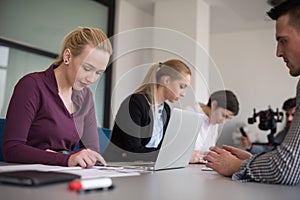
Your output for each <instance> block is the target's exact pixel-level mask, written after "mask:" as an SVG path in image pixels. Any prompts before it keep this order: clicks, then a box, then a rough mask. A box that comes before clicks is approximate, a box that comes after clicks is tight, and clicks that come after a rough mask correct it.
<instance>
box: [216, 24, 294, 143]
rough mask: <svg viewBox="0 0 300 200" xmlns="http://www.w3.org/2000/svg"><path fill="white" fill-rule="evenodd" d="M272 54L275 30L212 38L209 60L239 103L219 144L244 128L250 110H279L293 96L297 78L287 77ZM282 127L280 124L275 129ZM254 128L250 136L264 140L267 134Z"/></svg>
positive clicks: (237, 33)
mask: <svg viewBox="0 0 300 200" xmlns="http://www.w3.org/2000/svg"><path fill="white" fill-rule="evenodd" d="M270 23H273V22H271V21H270ZM275 50H276V41H275V30H274V29H266V30H254V31H247V32H232V33H223V34H215V35H211V56H212V58H213V60H214V61H215V63H216V64H217V66H218V68H219V70H220V73H221V76H222V78H223V80H224V84H225V87H226V88H227V89H231V90H233V91H234V92H235V93H236V94H237V97H238V99H239V101H240V113H239V114H238V116H237V117H236V118H234V120H232V121H230V122H229V123H228V124H227V125H226V126H225V128H224V132H223V134H222V136H221V139H220V140H221V141H220V143H223V142H224V143H230V144H232V140H231V134H232V132H233V131H235V129H236V126H237V125H239V124H241V123H246V124H247V119H248V117H251V116H252V114H253V108H256V111H260V110H266V109H267V108H268V106H269V105H270V106H271V107H272V108H273V109H276V108H279V109H280V110H281V107H282V103H283V102H284V101H285V100H286V99H287V98H289V97H293V96H295V95H296V92H295V91H296V84H297V81H298V78H292V77H291V76H290V75H289V73H288V70H287V68H286V66H285V64H284V63H283V61H282V59H279V58H277V57H276V56H275ZM213 83H214V80H213V79H212V80H211V84H213ZM282 125H283V123H279V124H278V129H280V127H282ZM257 126H258V123H255V124H253V125H249V129H250V131H251V132H253V134H254V133H255V132H259V134H258V136H259V137H265V134H267V133H269V132H267V131H266V132H262V131H259V130H258V128H257ZM252 138H254V137H252ZM260 139H261V140H262V139H263V138H260Z"/></svg>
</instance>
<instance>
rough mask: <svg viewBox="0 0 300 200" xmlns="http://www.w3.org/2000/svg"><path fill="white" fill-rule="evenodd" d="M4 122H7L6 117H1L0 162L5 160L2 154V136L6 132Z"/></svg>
mask: <svg viewBox="0 0 300 200" xmlns="http://www.w3.org/2000/svg"><path fill="white" fill-rule="evenodd" d="M4 124H5V119H0V162H3V161H4V158H3V154H2V137H3V132H4Z"/></svg>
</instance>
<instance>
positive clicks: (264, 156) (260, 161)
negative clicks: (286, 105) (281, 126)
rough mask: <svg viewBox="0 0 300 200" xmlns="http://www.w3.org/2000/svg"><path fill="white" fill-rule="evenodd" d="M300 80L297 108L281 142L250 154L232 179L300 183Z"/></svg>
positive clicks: (288, 183) (287, 183) (299, 83)
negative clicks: (266, 150) (271, 148)
mask: <svg viewBox="0 0 300 200" xmlns="http://www.w3.org/2000/svg"><path fill="white" fill-rule="evenodd" d="M299 131H300V80H299V82H298V85H297V108H296V113H295V116H294V119H293V122H292V124H291V127H290V129H289V131H288V133H287V135H286V137H285V139H284V141H283V142H282V144H281V145H279V146H277V148H276V149H274V150H273V151H271V152H268V153H261V154H257V155H254V156H252V157H251V158H249V159H248V160H245V161H244V162H243V163H242V166H241V168H240V171H239V172H237V173H235V174H233V176H232V179H233V180H240V181H243V182H246V181H256V182H263V183H273V184H283V185H297V184H299V183H300V132H299Z"/></svg>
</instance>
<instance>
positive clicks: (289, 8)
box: [267, 0, 300, 32]
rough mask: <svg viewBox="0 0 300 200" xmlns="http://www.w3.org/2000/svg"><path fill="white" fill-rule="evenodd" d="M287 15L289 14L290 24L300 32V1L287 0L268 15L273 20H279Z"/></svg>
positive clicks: (272, 9)
mask: <svg viewBox="0 0 300 200" xmlns="http://www.w3.org/2000/svg"><path fill="white" fill-rule="evenodd" d="M285 14H289V17H290V18H289V20H290V21H289V24H290V25H291V26H293V27H294V28H296V30H298V31H299V32H300V20H299V19H300V1H299V0H286V1H284V2H283V3H281V4H279V5H277V6H275V7H273V8H271V9H270V10H269V11H268V12H267V15H268V16H269V17H270V18H271V19H273V20H277V19H278V18H279V17H281V16H282V15H285Z"/></svg>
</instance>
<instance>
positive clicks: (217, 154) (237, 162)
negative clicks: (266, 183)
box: [204, 146, 248, 176]
mask: <svg viewBox="0 0 300 200" xmlns="http://www.w3.org/2000/svg"><path fill="white" fill-rule="evenodd" d="M227 147H228V149H230V148H229V146H227ZM232 148H234V147H232ZM210 150H211V151H210V152H209V153H208V154H207V156H205V157H204V160H206V161H207V162H208V163H207V164H206V167H210V168H212V169H213V170H215V171H216V172H218V173H219V174H221V175H223V176H232V174H234V173H235V172H238V171H239V170H240V166H241V164H242V162H243V160H242V159H239V158H238V157H237V156H235V155H234V154H232V153H231V152H230V151H227V150H225V149H220V148H218V147H211V148H210ZM247 153H248V152H247Z"/></svg>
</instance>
